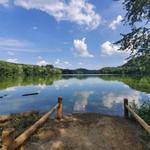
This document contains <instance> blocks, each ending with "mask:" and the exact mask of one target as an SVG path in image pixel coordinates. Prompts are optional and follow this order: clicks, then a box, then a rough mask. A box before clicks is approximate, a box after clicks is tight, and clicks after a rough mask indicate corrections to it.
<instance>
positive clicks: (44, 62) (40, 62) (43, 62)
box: [37, 60, 48, 66]
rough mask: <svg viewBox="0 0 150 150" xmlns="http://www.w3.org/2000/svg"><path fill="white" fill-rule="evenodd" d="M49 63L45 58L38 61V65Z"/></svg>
mask: <svg viewBox="0 0 150 150" xmlns="http://www.w3.org/2000/svg"><path fill="white" fill-rule="evenodd" d="M47 64H48V62H47V61H45V60H40V61H38V62H37V65H38V66H46V65H47Z"/></svg>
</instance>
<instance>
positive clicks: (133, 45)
mask: <svg viewBox="0 0 150 150" xmlns="http://www.w3.org/2000/svg"><path fill="white" fill-rule="evenodd" d="M123 5H124V9H125V10H126V11H127V13H126V16H125V18H124V23H125V24H129V25H130V26H131V32H129V33H127V34H121V35H122V39H121V40H119V41H117V42H116V44H119V45H121V47H120V50H131V56H132V57H136V56H141V55H147V54H148V55H149V54H150V0H124V2H123Z"/></svg>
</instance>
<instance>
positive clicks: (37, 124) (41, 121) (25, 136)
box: [14, 104, 58, 149]
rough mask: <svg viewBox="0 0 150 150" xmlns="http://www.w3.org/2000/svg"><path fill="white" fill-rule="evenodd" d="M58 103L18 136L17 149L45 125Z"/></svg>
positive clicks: (15, 142)
mask: <svg viewBox="0 0 150 150" xmlns="http://www.w3.org/2000/svg"><path fill="white" fill-rule="evenodd" d="M57 107H58V104H56V105H55V106H54V107H53V108H52V109H51V110H50V111H49V112H47V113H46V114H45V115H44V116H42V117H41V118H40V119H39V120H38V121H37V122H35V124H33V125H32V126H31V127H30V128H28V129H27V130H26V131H25V132H23V133H22V134H21V135H20V136H18V137H17V138H16V139H15V141H14V147H15V149H16V148H18V147H19V146H21V145H22V144H23V143H24V142H25V141H26V140H27V139H28V138H29V137H30V136H31V135H32V134H33V133H34V132H35V131H36V130H37V129H38V128H39V127H40V126H41V125H43V124H44V123H45V122H46V121H47V119H48V118H49V117H50V115H51V114H52V113H53V112H54V111H55V110H56V109H57Z"/></svg>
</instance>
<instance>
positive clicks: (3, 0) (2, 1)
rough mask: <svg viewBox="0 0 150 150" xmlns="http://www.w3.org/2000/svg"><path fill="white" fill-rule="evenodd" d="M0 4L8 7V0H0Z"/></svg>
mask: <svg viewBox="0 0 150 150" xmlns="http://www.w3.org/2000/svg"><path fill="white" fill-rule="evenodd" d="M0 5H3V6H5V7H8V5H9V0H0Z"/></svg>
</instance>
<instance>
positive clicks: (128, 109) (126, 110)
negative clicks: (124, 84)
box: [124, 99, 150, 134]
mask: <svg viewBox="0 0 150 150" xmlns="http://www.w3.org/2000/svg"><path fill="white" fill-rule="evenodd" d="M129 113H131V115H132V116H133V117H134V118H135V120H136V121H137V122H138V123H139V124H140V125H141V126H142V127H143V128H144V129H145V130H146V131H147V132H148V133H149V134H150V126H149V125H148V124H147V123H146V122H145V121H144V120H143V119H142V118H141V117H140V116H139V115H138V114H136V113H135V111H133V110H132V108H131V107H130V106H129V105H128V99H124V116H125V118H128V117H129Z"/></svg>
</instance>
